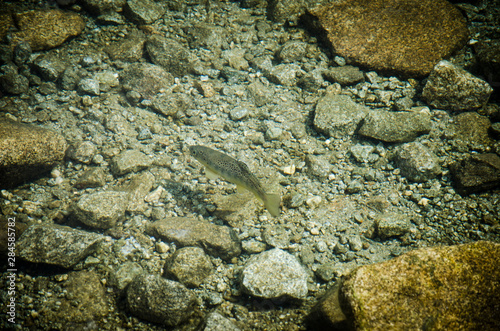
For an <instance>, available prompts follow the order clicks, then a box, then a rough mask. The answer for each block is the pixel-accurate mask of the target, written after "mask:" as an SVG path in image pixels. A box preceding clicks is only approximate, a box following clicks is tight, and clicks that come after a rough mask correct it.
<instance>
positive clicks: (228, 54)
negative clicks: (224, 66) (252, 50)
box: [222, 48, 250, 70]
mask: <svg viewBox="0 0 500 331" xmlns="http://www.w3.org/2000/svg"><path fill="white" fill-rule="evenodd" d="M245 52H246V50H244V49H241V48H233V49H228V50H225V51H222V58H223V59H224V60H226V61H227V63H228V64H229V66H230V67H231V68H233V69H235V70H248V68H249V67H250V65H249V64H248V61H247V60H246V59H245V57H244V56H245Z"/></svg>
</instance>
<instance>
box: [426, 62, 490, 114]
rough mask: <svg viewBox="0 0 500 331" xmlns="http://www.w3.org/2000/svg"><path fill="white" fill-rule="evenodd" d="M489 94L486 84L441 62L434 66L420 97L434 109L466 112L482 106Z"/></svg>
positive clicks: (462, 70) (450, 64) (451, 65)
mask: <svg viewBox="0 0 500 331" xmlns="http://www.w3.org/2000/svg"><path fill="white" fill-rule="evenodd" d="M491 92H493V89H492V88H491V86H490V85H489V84H488V83H487V82H485V81H484V80H482V79H480V78H478V77H475V76H474V75H472V74H471V73H469V72H468V71H466V70H464V69H462V68H460V67H458V66H456V65H454V64H453V63H451V62H449V61H445V60H443V61H439V63H438V64H436V65H435V66H434V69H433V70H432V72H431V74H430V75H429V78H428V79H427V83H426V84H425V86H424V89H423V91H422V97H423V98H424V99H425V100H426V101H427V102H428V103H429V104H430V105H432V106H433V107H435V108H439V109H447V110H454V111H466V110H475V109H478V108H481V107H482V106H484V105H485V104H486V103H487V102H488V99H489V97H490V94H491Z"/></svg>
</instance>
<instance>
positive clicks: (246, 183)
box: [189, 145, 281, 217]
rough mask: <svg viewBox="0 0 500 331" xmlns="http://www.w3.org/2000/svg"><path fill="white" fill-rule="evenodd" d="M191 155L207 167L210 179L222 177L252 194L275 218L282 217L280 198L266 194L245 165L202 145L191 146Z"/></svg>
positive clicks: (239, 189)
mask: <svg viewBox="0 0 500 331" xmlns="http://www.w3.org/2000/svg"><path fill="white" fill-rule="evenodd" d="M189 153H190V154H191V156H193V157H194V158H195V159H196V160H198V162H200V163H201V164H202V165H204V166H205V173H206V176H207V177H208V178H209V179H215V178H217V177H218V176H220V177H222V178H224V179H225V180H227V181H228V182H231V183H233V184H236V187H237V188H238V191H242V190H243V189H246V190H248V191H250V192H252V193H253V194H254V195H255V197H256V198H257V199H258V200H260V201H261V202H262V203H263V204H264V206H265V207H266V209H267V210H268V211H269V213H270V214H271V215H272V216H273V217H277V216H279V215H280V203H281V198H280V196H279V195H278V194H271V193H266V192H265V191H264V189H263V188H262V185H261V184H260V182H259V180H258V179H257V177H255V175H254V174H252V173H251V172H250V169H249V168H248V166H247V165H246V164H245V163H243V162H241V161H238V160H236V159H233V158H232V157H230V156H229V155H226V154H224V153H221V152H219V151H216V150H215V149H211V148H208V147H205V146H200V145H192V146H189Z"/></svg>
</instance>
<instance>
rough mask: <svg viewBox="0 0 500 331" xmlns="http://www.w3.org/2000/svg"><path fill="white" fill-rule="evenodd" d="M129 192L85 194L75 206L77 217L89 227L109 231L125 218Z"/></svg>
mask: <svg viewBox="0 0 500 331" xmlns="http://www.w3.org/2000/svg"><path fill="white" fill-rule="evenodd" d="M127 204H128V193H127V192H114V191H105V192H96V193H91V194H84V195H82V197H81V198H80V200H78V203H77V204H76V206H75V211H74V215H75V217H76V218H77V219H78V220H79V221H80V222H82V223H83V224H86V225H88V226H91V227H94V228H98V229H109V228H112V227H113V226H115V225H116V223H117V222H118V221H120V220H121V219H122V218H123V217H125V209H126V208H127Z"/></svg>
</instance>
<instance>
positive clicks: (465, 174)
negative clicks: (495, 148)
mask: <svg viewBox="0 0 500 331" xmlns="http://www.w3.org/2000/svg"><path fill="white" fill-rule="evenodd" d="M450 170H451V173H452V175H453V182H454V184H455V187H456V188H457V191H458V192H459V193H461V194H471V193H475V192H482V191H486V190H490V189H494V188H497V189H498V188H500V157H499V156H498V155H497V154H493V153H486V154H473V155H471V156H469V157H466V158H464V159H462V160H461V161H458V162H455V163H453V164H452V165H451V166H450Z"/></svg>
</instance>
